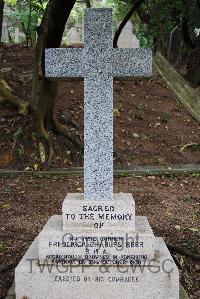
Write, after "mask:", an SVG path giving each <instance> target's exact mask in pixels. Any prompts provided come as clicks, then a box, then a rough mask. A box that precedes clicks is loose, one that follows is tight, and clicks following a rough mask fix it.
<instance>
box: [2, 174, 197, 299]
mask: <svg viewBox="0 0 200 299" xmlns="http://www.w3.org/2000/svg"><path fill="white" fill-rule="evenodd" d="M82 188H83V182H82V179H81V178H66V177H65V178H62V177H60V178H58V177H51V178H50V179H47V178H32V177H28V178H23V177H21V178H9V179H8V178H0V223H1V227H0V264H1V266H0V298H4V296H5V294H6V292H7V290H8V288H9V286H10V285H11V283H12V280H13V277H14V268H15V266H16V265H17V263H18V262H19V260H20V259H21V257H22V256H23V254H24V252H25V251H26V250H27V248H28V247H29V245H30V244H31V242H32V241H33V239H34V238H35V237H36V236H37V234H38V233H39V232H40V231H41V229H42V228H43V226H44V224H45V223H46V222H47V220H48V219H49V218H50V216H52V215H54V214H61V206H62V202H63V199H64V197H65V196H66V194H67V193H68V192H81V190H82ZM114 189H115V192H131V193H132V194H133V196H134V198H135V201H136V214H137V215H145V216H147V217H148V219H149V222H150V225H151V226H152V229H153V231H154V233H155V235H156V236H162V237H163V238H164V239H165V242H166V243H167V244H175V245H177V246H180V248H182V249H186V250H188V251H189V252H190V253H192V252H193V253H198V254H199V249H200V241H199V224H200V223H199V219H200V217H199V215H200V203H199V199H200V181H199V177H194V176H183V177H174V178H166V177H154V176H149V177H126V178H115V180H114ZM172 253H173V257H174V259H175V261H176V263H177V265H178V267H179V270H180V280H181V283H182V284H183V286H184V287H185V289H186V290H187V292H188V294H189V298H190V299H199V298H200V289H199V285H200V275H199V274H200V263H199V261H196V260H195V259H192V258H188V257H186V256H184V255H181V254H179V253H177V252H172ZM3 268H5V270H4V271H2V270H3Z"/></svg>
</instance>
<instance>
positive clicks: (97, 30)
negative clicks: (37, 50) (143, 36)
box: [46, 8, 152, 200]
mask: <svg viewBox="0 0 200 299" xmlns="http://www.w3.org/2000/svg"><path fill="white" fill-rule="evenodd" d="M84 42H85V43H84V46H85V47H84V49H48V50H47V51H46V76H47V77H58V78H62V79H63V78H64V77H83V78H84V194H85V199H86V200H94V199H95V200H111V199H112V195H113V77H115V76H117V77H124V78H125V77H141V76H142V77H144V76H150V75H151V71H152V67H151V64H152V59H151V51H150V50H147V49H134V50H133V49H113V47H112V9H108V8H105V9H104V8H96V9H86V10H85V18H84Z"/></svg>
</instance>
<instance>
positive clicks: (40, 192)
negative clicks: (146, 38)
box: [0, 46, 200, 299]
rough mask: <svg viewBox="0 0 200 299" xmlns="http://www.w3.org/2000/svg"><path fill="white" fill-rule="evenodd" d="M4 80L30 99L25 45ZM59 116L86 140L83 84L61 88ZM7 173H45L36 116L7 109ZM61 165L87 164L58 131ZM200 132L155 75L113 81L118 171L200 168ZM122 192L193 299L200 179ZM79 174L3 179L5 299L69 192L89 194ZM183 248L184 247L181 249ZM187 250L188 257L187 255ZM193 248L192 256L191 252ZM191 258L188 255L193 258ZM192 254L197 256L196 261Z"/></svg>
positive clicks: (0, 243) (146, 183)
mask: <svg viewBox="0 0 200 299" xmlns="http://www.w3.org/2000/svg"><path fill="white" fill-rule="evenodd" d="M0 59H1V61H3V63H2V64H1V66H0V75H1V76H3V77H4V79H5V80H6V82H7V83H8V84H9V85H10V87H11V88H12V90H13V93H14V94H16V95H17V96H19V97H20V98H22V99H23V100H27V101H30V98H31V78H32V61H33V51H32V50H30V49H26V48H22V47H19V46H12V47H7V46H5V47H4V48H2V49H1V50H0ZM59 84H60V85H59V94H58V96H57V99H56V114H57V117H58V119H59V121H60V122H61V123H62V124H64V125H65V126H66V127H67V128H68V130H70V132H71V133H73V134H74V136H79V137H80V138H81V139H82V138H83V137H82V136H83V82H68V83H66V82H65V83H64V82H62V83H59ZM0 129H1V135H0V168H1V169H3V168H5V169H19V170H24V169H26V170H36V171H37V170H39V169H42V163H41V157H40V155H39V150H38V145H39V142H40V143H41V144H43V141H42V140H38V139H37V137H36V135H35V132H34V119H33V117H32V116H31V114H29V115H27V116H24V115H21V114H19V113H18V111H17V109H13V107H9V106H5V105H1V106H0ZM50 135H51V139H52V141H53V143H54V146H55V153H56V154H55V157H54V160H53V163H52V167H54V168H68V167H71V166H73V167H76V166H82V164H83V157H82V153H81V152H78V151H77V149H76V148H75V147H74V145H72V143H71V142H69V141H68V140H67V139H66V138H64V137H63V136H60V135H56V134H55V132H51V134H50ZM199 140H200V129H199V124H198V123H197V122H196V121H195V120H193V119H192V117H191V116H190V115H189V114H188V113H187V112H186V110H185V109H184V108H183V107H182V106H181V105H180V104H179V103H178V102H177V101H176V98H175V96H174V94H173V93H172V92H171V91H170V90H169V89H167V88H166V86H165V85H164V83H163V81H162V80H161V78H160V77H159V76H158V75H157V74H156V73H155V72H154V75H153V77H152V78H151V79H150V80H143V81H115V82H114V151H115V153H114V158H115V165H116V166H120V167H123V166H128V165H131V166H136V165H139V166H150V165H151V166H158V165H159V166H169V165H174V164H199V163H200V151H199V150H200V145H199ZM114 184H115V186H114V191H115V192H130V193H132V194H133V196H134V199H135V201H136V214H137V215H145V216H147V217H148V220H149V222H150V225H151V226H152V228H153V230H154V233H155V235H156V236H163V237H164V238H165V241H166V243H167V244H171V245H175V246H177V247H178V249H176V250H173V249H172V247H173V246H172V247H171V252H172V254H173V257H174V259H175V261H176V263H177V265H178V267H179V270H180V274H181V283H182V284H183V286H184V287H185V289H186V290H187V292H188V295H189V296H190V298H191V299H199V298H200V290H199V282H200V281H199V271H200V266H199V257H197V256H195V255H196V254H198V252H199V247H200V246H199V245H200V242H199V230H198V229H199V222H198V221H199V215H200V214H199V194H200V182H199V176H198V175H195V174H193V175H192V174H191V175H185V176H174V177H166V176H164V177H159V176H156V177H155V176H143V177H126V178H123V177H121V178H115V179H114ZM82 191H83V182H82V178H78V177H62V176H61V177H53V176H51V177H50V178H49V179H47V178H39V177H13V178H3V177H2V178H0V223H1V228H0V264H1V267H0V290H1V293H0V298H1V297H2V298H3V296H5V294H6V291H7V290H8V288H9V286H10V284H11V282H12V280H13V271H14V267H15V266H16V265H17V263H18V262H19V261H20V259H21V257H22V256H23V254H24V252H25V251H26V250H27V248H28V247H29V246H30V244H31V242H32V240H33V239H34V237H36V236H37V234H38V233H39V232H40V230H41V229H42V228H43V226H44V224H45V223H46V222H47V220H48V219H49V217H50V216H51V215H54V214H56V213H57V214H61V205H62V202H63V199H64V197H65V196H66V195H67V193H69V192H82ZM180 249H181V250H180ZM182 250H184V252H183V251H182ZM185 251H186V252H185ZM188 255H189V256H188ZM191 255H192V257H191Z"/></svg>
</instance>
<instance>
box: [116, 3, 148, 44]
mask: <svg viewBox="0 0 200 299" xmlns="http://www.w3.org/2000/svg"><path fill="white" fill-rule="evenodd" d="M144 1H145V0H136V1H135V2H134V4H133V6H132V7H131V9H130V10H129V12H128V13H127V15H126V16H125V17H124V19H123V20H122V22H121V23H120V25H119V27H118V29H117V31H116V32H115V36H114V39H113V47H114V48H117V42H118V39H119V36H120V34H121V32H122V30H123V28H124V26H125V25H126V23H127V22H128V20H129V19H130V18H131V17H132V15H133V14H134V12H136V11H137V10H138V9H139V7H140V6H141V4H142V3H144Z"/></svg>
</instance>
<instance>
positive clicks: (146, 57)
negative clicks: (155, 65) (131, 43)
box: [113, 48, 152, 78]
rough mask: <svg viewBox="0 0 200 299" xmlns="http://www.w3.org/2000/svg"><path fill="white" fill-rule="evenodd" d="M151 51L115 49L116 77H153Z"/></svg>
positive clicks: (114, 68)
mask: <svg viewBox="0 0 200 299" xmlns="http://www.w3.org/2000/svg"><path fill="white" fill-rule="evenodd" d="M151 75H152V50H151V49H142V48H139V49H113V76H114V77H132V78H134V77H136V78H138V77H151Z"/></svg>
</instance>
